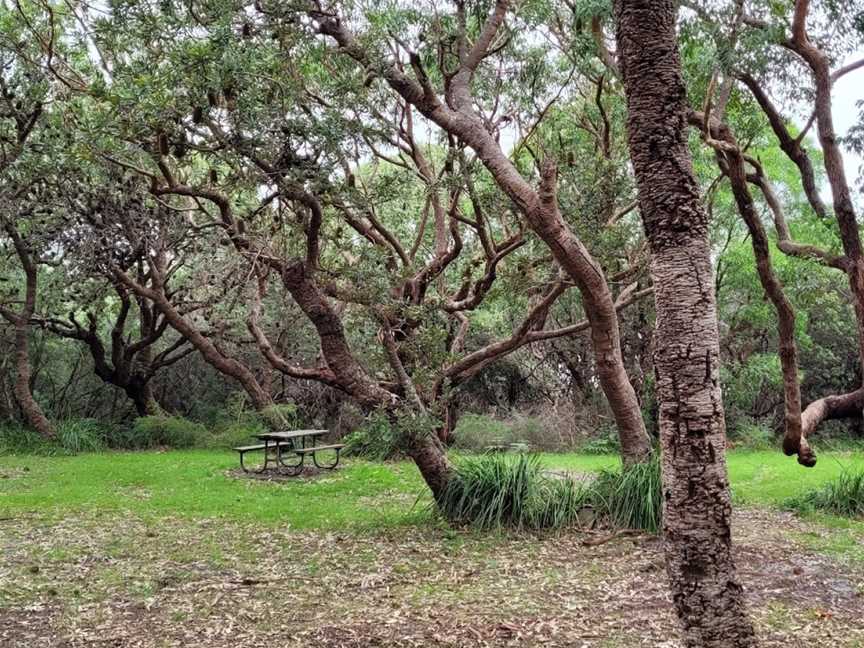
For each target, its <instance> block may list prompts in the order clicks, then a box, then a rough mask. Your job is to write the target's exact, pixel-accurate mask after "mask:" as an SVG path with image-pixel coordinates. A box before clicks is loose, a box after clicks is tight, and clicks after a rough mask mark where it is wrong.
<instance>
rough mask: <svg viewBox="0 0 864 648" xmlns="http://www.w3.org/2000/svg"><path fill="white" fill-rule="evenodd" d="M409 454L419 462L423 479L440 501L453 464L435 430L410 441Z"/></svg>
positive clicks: (418, 465) (416, 462) (436, 499)
mask: <svg viewBox="0 0 864 648" xmlns="http://www.w3.org/2000/svg"><path fill="white" fill-rule="evenodd" d="M408 454H409V456H410V457H411V458H412V459H413V460H414V463H415V464H417V469H418V470H419V471H420V474H421V475H422V476H423V481H425V482H426V485H427V486H428V487H429V490H431V491H432V496H433V497H434V498H435V501H436V502H437V501H439V500H440V498H441V496H442V495H443V494H444V489H445V488H447V484H448V483H449V482H450V478H451V477H452V476H453V466H452V464H451V463H450V462H449V461H448V459H447V453H446V452H445V450H444V447H443V446H442V445H441V443H440V442H439V441H438V437H437V436H436V435H435V434H434V432H433V431H431V430H430V431H429V433H428V434H424V435H422V436H420V437H418V438H415V439H411V440H410V441H409V447H408Z"/></svg>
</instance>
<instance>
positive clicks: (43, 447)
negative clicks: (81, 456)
mask: <svg viewBox="0 0 864 648" xmlns="http://www.w3.org/2000/svg"><path fill="white" fill-rule="evenodd" d="M58 450H59V448H58V446H57V445H56V444H54V443H51V442H50V441H46V440H45V439H43V438H42V437H41V436H39V434H38V433H37V432H36V431H35V430H32V429H30V428H28V427H26V426H25V425H22V424H21V423H17V422H15V421H3V422H0V454H45V455H50V454H56V453H57V452H58Z"/></svg>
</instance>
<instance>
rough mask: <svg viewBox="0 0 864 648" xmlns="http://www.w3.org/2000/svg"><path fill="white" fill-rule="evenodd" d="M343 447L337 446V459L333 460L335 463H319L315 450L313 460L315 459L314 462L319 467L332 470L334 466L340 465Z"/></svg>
mask: <svg viewBox="0 0 864 648" xmlns="http://www.w3.org/2000/svg"><path fill="white" fill-rule="evenodd" d="M341 449H342V448H336V450H335V452H336V459H335V461H333V463H331V464H329V465H326V466H322V465H321V464H319V463H318V453H317V452H313V453H312V461H313V463H314V464H315V466H316V467H317V468H321V469H326V470H332V469H333V468H335V467H336V466H338V465H339V451H340V450H341Z"/></svg>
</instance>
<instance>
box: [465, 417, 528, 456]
mask: <svg viewBox="0 0 864 648" xmlns="http://www.w3.org/2000/svg"><path fill="white" fill-rule="evenodd" d="M513 441H514V436H513V431H512V430H511V429H510V428H509V427H508V426H507V425H505V424H504V423H502V422H501V421H498V420H496V419H493V418H491V417H489V416H483V415H482V414H464V415H463V416H462V417H460V418H459V421H458V422H457V423H456V429H454V430H453V445H454V447H456V448H461V449H462V450H473V451H474V452H480V451H482V450H483V449H485V448H486V447H487V446H490V445H507V444H508V443H512V442H513Z"/></svg>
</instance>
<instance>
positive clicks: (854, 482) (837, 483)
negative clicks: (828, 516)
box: [785, 468, 864, 517]
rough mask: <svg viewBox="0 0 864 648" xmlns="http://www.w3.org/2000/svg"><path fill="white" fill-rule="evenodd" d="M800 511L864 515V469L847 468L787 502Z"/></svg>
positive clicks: (790, 507)
mask: <svg viewBox="0 0 864 648" xmlns="http://www.w3.org/2000/svg"><path fill="white" fill-rule="evenodd" d="M785 504H786V507H787V508H789V509H793V510H796V511H800V512H804V513H807V512H812V511H822V512H825V513H832V514H834V515H842V516H844V517H864V469H862V468H857V469H849V468H845V469H843V471H842V472H841V473H840V474H839V475H838V476H837V477H835V478H834V479H833V480H831V481H829V482H827V483H825V484H823V485H821V486H819V487H818V488H814V489H811V490H809V491H806V492H804V493H802V494H801V495H798V496H796V497H792V498H789V499H788V500H786V502H785Z"/></svg>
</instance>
